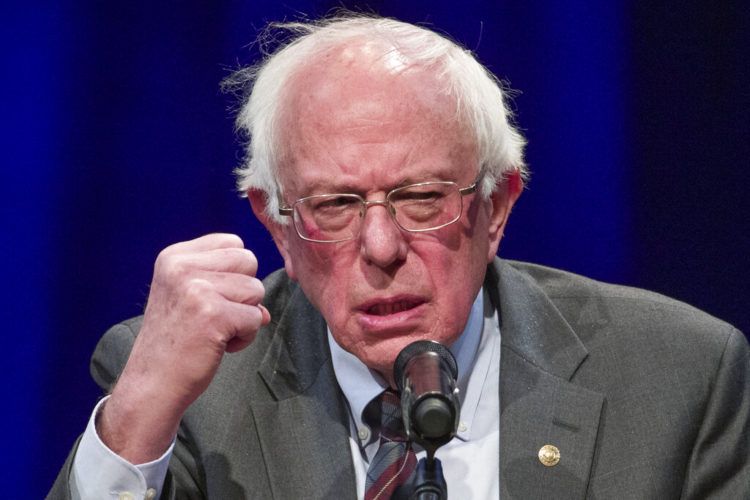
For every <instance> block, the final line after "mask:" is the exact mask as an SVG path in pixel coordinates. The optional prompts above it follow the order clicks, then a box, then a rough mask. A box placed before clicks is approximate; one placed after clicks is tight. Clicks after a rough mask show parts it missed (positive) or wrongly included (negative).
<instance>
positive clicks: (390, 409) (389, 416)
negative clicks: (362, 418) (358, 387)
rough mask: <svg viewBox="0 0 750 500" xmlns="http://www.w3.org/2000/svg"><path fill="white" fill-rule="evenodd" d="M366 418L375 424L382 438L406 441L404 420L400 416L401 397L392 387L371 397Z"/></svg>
mask: <svg viewBox="0 0 750 500" xmlns="http://www.w3.org/2000/svg"><path fill="white" fill-rule="evenodd" d="M366 411H367V413H368V417H367V420H369V421H370V422H372V423H374V424H375V425H377V426H378V427H379V429H380V436H381V437H382V438H385V439H388V440H393V441H406V434H405V432H404V422H403V420H402V418H401V398H400V397H399V395H398V393H397V392H396V391H394V390H393V389H390V388H389V389H386V390H385V391H383V392H382V393H381V394H380V396H378V397H377V398H375V399H373V400H372V402H370V404H369V405H368V408H367V410H366Z"/></svg>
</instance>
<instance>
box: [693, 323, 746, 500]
mask: <svg viewBox="0 0 750 500" xmlns="http://www.w3.org/2000/svg"><path fill="white" fill-rule="evenodd" d="M748 426H750V349H749V348H748V343H747V340H746V339H745V337H744V336H743V335H742V333H741V332H739V331H737V330H732V331H731V333H730V335H729V337H728V340H727V343H726V345H725V347H724V353H723V355H722V357H721V362H720V363H719V366H718V369H717V371H716V376H715V378H714V382H713V387H712V391H711V395H710V397H709V400H708V403H707V405H706V410H705V414H704V417H703V422H702V424H701V427H700V430H699V431H698V436H697V438H696V441H695V444H694V446H693V450H692V453H691V456H690V461H689V464H688V470H687V474H686V481H685V486H684V489H683V492H682V498H686V499H704V498H720V499H724V498H726V499H737V498H750V431H749V430H748Z"/></svg>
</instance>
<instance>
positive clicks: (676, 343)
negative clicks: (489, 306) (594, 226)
mask: <svg viewBox="0 0 750 500" xmlns="http://www.w3.org/2000/svg"><path fill="white" fill-rule="evenodd" d="M493 267H494V269H495V271H496V272H497V273H498V275H499V276H500V277H501V278H500V279H501V281H503V280H504V281H506V282H507V281H511V282H513V285H511V287H510V288H509V287H508V285H507V283H506V284H503V289H504V290H508V289H510V290H529V289H531V290H533V291H534V294H536V296H538V297H543V300H544V301H545V302H547V303H548V304H551V305H552V306H553V307H554V309H555V310H556V311H557V313H559V315H560V316H561V317H562V319H563V320H564V322H565V323H567V325H568V326H569V327H570V329H571V330H572V331H573V332H574V333H575V335H576V337H577V339H578V341H579V342H580V343H581V344H582V345H583V347H584V348H585V349H586V351H587V353H588V356H587V359H586V361H585V362H584V363H583V364H582V365H581V367H580V369H579V370H578V372H577V374H576V378H578V379H579V380H581V381H582V382H583V380H588V381H589V383H587V384H586V385H590V387H591V388H593V389H602V388H603V387H602V385H604V384H606V383H607V382H608V383H611V384H614V385H619V384H621V383H623V382H624V381H627V383H628V384H630V385H632V384H633V383H634V382H635V381H637V380H642V381H643V383H644V384H645V385H652V384H655V383H659V381H663V382H668V383H670V384H686V383H693V384H697V385H698V386H700V387H702V388H703V389H705V390H708V389H709V387H710V386H711V385H712V383H713V381H714V380H715V377H716V374H717V372H718V370H719V369H720V366H722V365H724V364H726V363H730V364H733V365H735V364H739V366H740V368H742V369H745V370H747V367H748V360H749V358H748V356H750V354H749V349H748V343H747V340H746V339H745V336H744V335H743V334H742V332H740V331H739V330H737V329H736V328H734V327H733V326H732V325H730V324H728V323H726V322H724V321H722V320H720V319H717V318H715V317H713V316H711V315H710V314H708V313H706V312H703V311H701V310H699V309H697V308H695V307H693V306H690V305H688V304H686V303H684V302H680V301H678V300H675V299H671V298H669V297H666V296H664V295H661V294H658V293H654V292H650V291H647V290H641V289H637V288H632V287H627V286H621V285H613V284H608V283H602V282H600V281H596V280H593V279H589V278H586V277H583V276H580V275H576V274H573V273H569V272H565V271H561V270H558V269H553V268H549V267H544V266H539V265H535V264H528V263H523V262H514V261H502V260H497V261H495V263H494V266H493ZM548 334H549V335H554V334H555V333H554V332H548ZM548 341H551V339H549V338H548ZM688 381H692V382H688Z"/></svg>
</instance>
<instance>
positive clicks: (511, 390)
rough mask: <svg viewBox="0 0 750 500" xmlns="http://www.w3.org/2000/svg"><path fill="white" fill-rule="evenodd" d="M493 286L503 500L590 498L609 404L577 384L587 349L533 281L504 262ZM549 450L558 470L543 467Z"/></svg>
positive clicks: (495, 269)
mask: <svg viewBox="0 0 750 500" xmlns="http://www.w3.org/2000/svg"><path fill="white" fill-rule="evenodd" d="M485 286H486V287H487V289H488V290H489V291H490V294H491V300H492V302H493V303H494V304H499V306H500V311H499V317H500V321H501V326H500V331H501V334H502V354H501V361H500V365H501V366H500V407H501V420H500V450H501V452H500V487H501V491H502V494H501V496H502V497H503V498H543V497H550V498H583V497H585V495H586V490H587V487H588V480H589V476H590V472H591V464H592V461H593V455H594V449H595V444H596V437H597V433H598V429H599V419H600V415H601V412H602V408H603V404H604V397H603V396H602V395H601V394H598V393H595V392H593V391H590V390H588V389H585V388H582V387H579V386H577V385H575V384H573V383H571V382H570V380H571V378H572V377H573V375H574V374H575V372H576V370H577V369H578V367H579V366H580V365H581V364H582V363H583V362H584V360H585V358H586V356H587V351H586V348H585V347H584V345H583V344H582V343H581V341H580V340H579V338H578V337H577V335H576V334H575V332H573V330H572V329H571V327H570V325H569V324H568V323H567V322H566V321H565V319H564V318H563V317H562V316H561V315H560V313H559V311H558V310H557V309H556V308H555V307H554V305H553V304H552V302H551V301H550V300H549V298H548V297H547V296H546V295H545V294H544V292H543V290H542V289H540V288H539V287H538V285H537V284H536V283H535V282H533V281H532V280H531V279H530V278H529V277H528V276H526V275H525V274H522V273H520V272H518V271H517V270H515V269H514V268H512V267H511V266H510V265H508V264H507V263H503V262H501V261H496V262H495V265H494V266H490V268H489V271H488V277H487V282H486V283H485ZM493 294H494V296H492V295H493ZM545 445H553V446H555V447H556V448H557V449H558V450H559V452H560V460H559V462H558V463H557V464H555V465H552V466H545V465H543V464H542V463H541V461H540V459H539V457H538V453H539V450H540V449H541V448H542V447H543V446H545Z"/></svg>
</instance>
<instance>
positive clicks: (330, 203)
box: [313, 196, 357, 211]
mask: <svg viewBox="0 0 750 500" xmlns="http://www.w3.org/2000/svg"><path fill="white" fill-rule="evenodd" d="M356 204H357V200H356V199H354V198H350V197H348V196H337V197H334V198H324V199H322V200H318V201H317V202H316V203H315V204H314V205H313V209H314V210H319V211H329V210H337V209H339V210H340V209H345V208H348V207H352V206H355V205H356Z"/></svg>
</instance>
